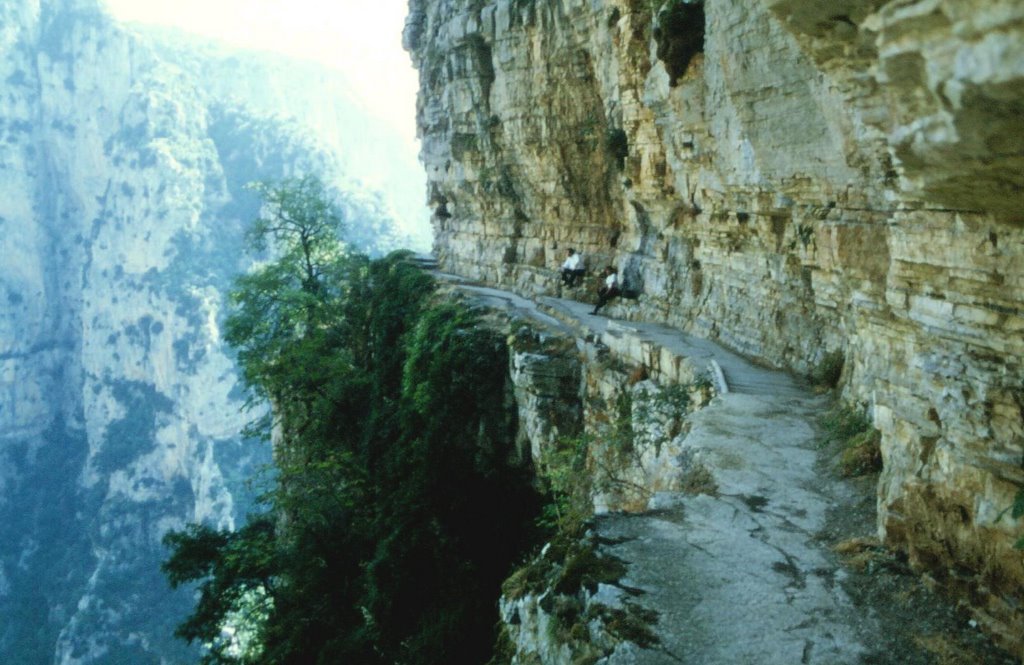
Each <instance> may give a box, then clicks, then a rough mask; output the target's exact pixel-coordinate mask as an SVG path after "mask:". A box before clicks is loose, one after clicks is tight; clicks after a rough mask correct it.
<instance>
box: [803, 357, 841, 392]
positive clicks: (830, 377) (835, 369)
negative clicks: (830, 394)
mask: <svg viewBox="0 0 1024 665" xmlns="http://www.w3.org/2000/svg"><path fill="white" fill-rule="evenodd" d="M845 362H846V359H845V357H844V356H843V352H842V351H839V350H836V351H829V352H828V353H826V354H825V356H824V357H823V358H822V359H821V362H820V363H818V365H817V366H816V367H815V368H814V369H812V370H811V374H810V377H809V378H810V380H811V383H813V384H814V385H816V386H822V387H824V388H835V387H836V386H837V385H839V379H840V377H841V376H842V374H843V365H844V364H845Z"/></svg>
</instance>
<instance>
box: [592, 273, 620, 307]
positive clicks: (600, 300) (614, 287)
mask: <svg viewBox="0 0 1024 665" xmlns="http://www.w3.org/2000/svg"><path fill="white" fill-rule="evenodd" d="M601 276H602V277H604V283H603V284H601V288H599V289H598V290H597V304H596V305H594V311H592V312H591V314H597V310H599V309H601V308H602V307H604V306H605V304H606V303H607V302H608V301H609V300H611V299H612V298H614V297H615V296H617V295H619V276H618V274H617V273H616V272H615V268H613V267H611V266H608V267H607V268H605V269H604V270H602V271H601Z"/></svg>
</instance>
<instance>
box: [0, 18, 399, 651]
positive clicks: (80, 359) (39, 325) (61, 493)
mask: <svg viewBox="0 0 1024 665" xmlns="http://www.w3.org/2000/svg"><path fill="white" fill-rule="evenodd" d="M165 52H166V49H157V48H154V47H151V46H150V45H149V43H148V42H147V41H146V40H145V39H143V38H139V37H136V36H133V35H132V34H131V33H129V32H126V31H125V30H123V29H121V28H120V27H118V26H116V25H115V24H113V23H112V21H111V20H110V19H108V18H107V17H105V16H104V15H103V14H102V13H101V12H100V11H99V9H98V8H97V6H96V4H95V3H93V2H86V1H84V0H83V1H75V2H72V1H70V0H69V1H67V2H57V1H53V2H45V3H40V2H38V1H32V0H6V1H5V2H2V3H0V81H3V82H4V85H3V87H2V88H0V257H2V258H0V654H3V656H4V657H3V660H4V661H5V662H12V663H13V662H21V663H48V662H55V663H142V662H186V661H194V660H195V659H196V655H195V653H193V652H190V651H189V650H188V649H187V648H186V647H185V645H184V644H183V643H181V642H179V641H177V640H176V639H175V638H174V637H173V636H172V632H173V627H174V625H175V624H176V623H178V622H179V621H181V620H182V619H183V618H184V616H185V615H186V614H187V612H188V610H189V609H190V607H191V605H192V597H191V593H190V592H188V591H184V590H183V591H180V592H179V593H177V594H172V593H170V591H169V589H168V588H167V584H166V582H165V580H164V579H163V576H162V575H161V573H160V571H159V563H160V561H161V560H163V559H164V558H165V556H166V553H165V551H164V549H163V546H162V545H161V542H160V541H161V538H162V536H163V535H164V533H166V532H167V530H168V529H171V528H180V527H181V526H182V525H183V524H184V523H185V522H187V521H199V520H201V521H205V522H208V523H211V524H214V525H217V526H229V525H232V524H233V523H235V520H237V519H239V518H240V517H242V516H243V515H244V512H245V511H247V510H249V509H250V508H251V506H252V491H253V490H252V489H247V488H246V486H245V484H244V480H245V478H246V477H247V476H248V475H251V474H252V473H254V471H255V468H256V467H257V466H258V465H259V464H260V463H261V462H262V461H264V460H265V459H266V458H267V451H266V450H265V449H264V448H263V447H262V446H261V445H258V444H257V443H255V442H243V441H242V440H241V439H240V437H239V434H238V433H239V431H240V429H241V427H242V425H243V424H244V423H245V421H246V419H247V417H248V416H247V415H246V414H241V413H240V407H241V405H242V401H243V398H244V395H243V391H242V389H241V386H240V385H239V381H238V377H237V374H236V370H235V366H234V360H233V358H232V357H231V355H230V353H229V352H228V351H227V350H226V349H225V348H224V346H223V344H222V341H221V338H220V326H221V324H222V323H223V318H224V309H225V304H226V290H227V288H228V286H229V284H230V281H231V279H232V277H233V276H234V275H235V274H237V273H239V272H240V271H243V270H244V269H245V268H246V266H247V264H246V263H245V261H246V259H245V253H244V251H243V250H242V243H243V230H244V227H245V225H246V224H247V223H248V222H249V221H250V220H251V219H252V218H254V217H255V215H256V213H257V206H258V202H257V201H256V199H255V198H254V196H253V195H252V194H251V193H250V192H249V191H247V190H245V189H244V185H245V184H246V183H247V182H249V181H250V180H253V179H257V178H266V179H278V178H281V177H284V176H288V175H292V174H297V173H305V172H316V173H323V174H325V176H327V177H333V176H336V175H337V174H338V169H337V166H338V163H337V162H338V160H337V159H335V157H334V156H332V155H331V154H329V153H328V152H326V151H325V150H323V149H322V148H320V147H318V145H317V144H315V143H314V142H313V140H312V139H310V138H309V137H308V134H307V133H305V132H304V131H302V130H301V128H300V127H299V126H298V125H297V124H296V123H295V122H290V123H286V122H284V120H283V119H282V118H283V116H281V117H278V118H275V117H272V116H270V115H269V114H270V112H271V109H269V108H268V109H259V110H253V109H251V108H247V107H245V106H243V105H241V104H240V103H239V102H238V101H237V99H234V98H233V97H232V96H231V95H230V94H229V91H228V90H225V88H230V86H229V85H226V84H224V83H218V85H219V86H220V89H218V87H217V86H215V85H213V84H212V83H210V82H204V81H203V80H202V79H201V78H200V72H199V71H198V70H199V69H201V68H192V69H189V68H188V67H183V66H179V64H178V63H175V62H174V61H173V59H169V58H166V57H163V56H161V53H165ZM252 69H253V70H258V69H259V67H255V68H252ZM281 69H282V71H285V70H286V68H285V67H281ZM209 70H210V71H209V72H208V73H209V74H210V75H215V74H216V72H217V71H219V70H218V68H217V67H210V68H209ZM260 71H261V72H262V74H261V75H263V76H264V77H265V78H266V68H264V69H261V70H260ZM253 76H254V77H255V76H256V74H255V73H253ZM236 82H237V85H238V86H239V87H240V88H244V87H245V86H251V87H255V85H254V84H252V82H251V81H248V80H247V79H246V78H245V77H244V76H241V75H239V76H236ZM214 93H217V94H214ZM238 97H241V95H239V96H238ZM324 103H325V104H343V103H345V100H340V99H326V100H325V101H324ZM286 112H287V109H286V108H280V109H278V110H277V113H278V114H282V113H286ZM338 180H341V178H340V177H339V178H338ZM342 207H343V208H344V210H345V213H346V217H347V218H348V220H349V222H350V225H351V226H352V227H353V228H356V229H360V232H359V233H361V234H362V236H361V237H358V239H359V240H361V241H363V243H364V247H366V245H365V243H367V242H371V241H372V242H373V243H374V244H373V245H372V246H370V247H367V248H368V249H388V248H390V247H392V246H393V245H394V244H395V243H396V242H398V240H397V234H396V232H395V230H394V225H393V223H392V220H391V219H390V217H389V212H388V210H387V206H386V205H384V204H383V203H382V202H381V200H380V197H379V195H377V194H373V193H372V192H370V193H361V192H345V193H342ZM356 235H357V236H359V234H356Z"/></svg>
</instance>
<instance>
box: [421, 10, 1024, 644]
mask: <svg viewBox="0 0 1024 665" xmlns="http://www.w3.org/2000/svg"><path fill="white" fill-rule="evenodd" d="M405 43H406V46H407V48H408V49H409V50H410V52H411V53H412V54H413V58H414V61H415V62H416V64H417V66H418V68H419V71H420V80H421V89H420V98H419V124H420V132H421V135H422V140H423V146H422V159H423V161H424V163H425V166H426V169H427V173H428V179H429V184H428V189H429V198H430V203H431V205H432V207H433V208H434V226H435V231H436V247H435V249H436V252H437V254H438V257H439V259H440V260H441V262H442V265H443V267H444V268H446V269H448V270H451V271H453V272H456V273H459V274H463V275H467V276H470V277H473V278H478V279H481V280H484V281H486V282H490V283H494V284H500V285H504V286H509V287H512V288H515V289H517V290H520V291H522V292H531V293H543V292H551V291H553V290H554V289H555V288H556V286H557V275H556V273H555V269H556V268H557V267H558V265H559V263H560V261H561V259H562V258H563V257H564V254H565V250H566V249H567V248H568V247H570V246H572V247H575V248H577V249H581V250H582V251H583V253H584V255H585V257H586V260H587V265H588V268H589V269H590V271H591V273H593V272H596V270H597V269H599V268H600V267H602V266H604V265H607V264H614V265H615V266H617V267H618V268H619V270H620V273H621V274H622V276H623V278H624V280H625V286H626V288H627V290H630V291H633V292H635V293H636V294H638V297H637V298H636V299H632V300H629V299H626V300H623V301H622V302H620V303H619V304H618V305H616V306H613V308H612V310H611V312H612V313H613V314H616V315H618V316H624V317H642V318H648V319H657V320H663V321H667V322H669V323H672V324H674V325H677V326H680V327H682V328H684V329H687V330H689V331H692V332H695V333H698V334H701V335H704V336H709V337H712V338H716V339H719V340H720V341H722V342H724V343H726V344H728V345H729V346H731V347H733V348H735V349H737V350H739V351H742V352H744V353H747V354H750V355H752V356H756V357H759V358H762V359H764V360H766V361H768V362H770V363H773V364H775V365H778V366H782V367H789V368H792V369H794V370H796V371H798V372H807V371H809V370H811V369H813V368H814V367H815V366H816V365H818V364H819V363H821V362H822V360H823V359H824V357H825V355H826V354H827V353H828V352H830V351H841V352H842V353H843V355H844V356H845V359H846V364H845V369H844V372H843V382H842V385H843V388H844V393H845V396H846V397H847V398H848V399H850V400H851V401H853V402H856V403H858V404H860V405H862V406H864V407H866V408H867V409H868V410H869V411H870V413H871V415H872V417H873V419H874V422H875V424H876V426H877V427H879V428H880V429H881V431H882V434H883V455H884V458H885V471H884V472H883V474H882V476H881V480H880V483H879V504H878V505H879V529H880V531H881V532H882V533H883V534H884V535H885V536H886V538H887V539H888V541H889V542H890V543H892V544H894V545H896V546H899V547H901V548H903V549H905V550H906V551H907V552H908V553H909V554H910V557H911V559H912V561H913V562H915V563H916V564H918V565H919V566H920V567H922V568H923V569H925V570H927V571H928V572H929V573H930V574H931V575H932V576H934V577H935V578H937V579H939V580H940V581H942V582H945V583H948V584H949V585H950V586H953V587H955V588H958V589H960V590H961V591H963V592H965V594H967V595H969V596H970V598H971V599H972V600H973V602H974V604H975V607H976V610H977V612H978V615H979V616H980V617H981V618H982V619H983V620H984V622H985V623H986V625H988V626H989V628H990V629H991V630H993V631H994V632H995V633H996V634H997V635H999V636H1001V638H1002V639H1003V640H1004V642H1005V643H1006V644H1008V645H1010V646H1011V647H1015V648H1020V640H1021V636H1022V635H1024V612H1022V611H1021V607H1020V598H1021V597H1024V593H1022V589H1024V569H1022V567H1021V566H1020V553H1019V552H1016V551H1014V550H1012V547H1011V545H1012V543H1013V540H1014V539H1015V538H1017V537H1019V535H1020V531H1021V528H1020V525H1019V523H1015V522H1014V521H1012V520H1009V519H1007V518H1005V517H1004V518H1003V519H1002V520H998V519H997V517H998V515H999V514H1000V511H1002V510H1003V509H1004V508H1005V507H1007V506H1008V505H1010V503H1011V502H1012V499H1013V495H1014V492H1015V491H1016V488H1017V487H1019V486H1020V485H1021V484H1022V483H1024V469H1022V453H1024V450H1022V448H1024V416H1022V413H1024V367H1022V360H1021V358H1022V357H1024V213H1022V212H1021V210H1022V204H1024V199H1022V197H1021V191H1022V187H1024V163H1022V160H1024V157H1022V144H1021V142H1022V141H1024V133H1022V132H1021V125H1020V118H1021V112H1022V110H1024V6H1022V5H1021V4H1020V3H1019V2H1014V1H1012V0H996V1H986V2H980V1H978V2H971V1H964V2H955V3H954V2H935V1H933V0H917V1H910V2H884V1H881V0H875V1H869V0H863V1H849V2H841V3H834V2H830V3H821V2H810V1H808V0H759V1H755V2H743V3H737V2H728V1H726V0H707V1H705V2H703V3H700V2H678V1H673V0H670V1H669V2H665V3H662V2H648V1H646V0H619V1H615V0H595V1H583V0H568V1H566V2H558V3H548V2H532V1H522V0H489V1H484V2H469V1H468V0H412V2H410V16H409V19H408V22H407V25H406V30H405ZM581 295H582V292H581Z"/></svg>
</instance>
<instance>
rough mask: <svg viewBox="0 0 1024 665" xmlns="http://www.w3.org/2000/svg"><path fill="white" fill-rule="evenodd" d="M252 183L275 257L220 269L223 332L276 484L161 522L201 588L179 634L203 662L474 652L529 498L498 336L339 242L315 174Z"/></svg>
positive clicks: (395, 260) (403, 266)
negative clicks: (228, 276)
mask: <svg viewBox="0 0 1024 665" xmlns="http://www.w3.org/2000/svg"><path fill="white" fill-rule="evenodd" d="M261 192H262V193H263V195H264V198H265V200H266V203H267V205H266V207H265V211H266V212H267V215H266V216H265V217H263V218H261V219H260V220H258V221H257V223H256V225H255V227H254V232H253V234H252V235H251V236H250V237H251V240H252V242H253V246H254V248H255V249H257V250H258V251H261V250H263V249H270V250H274V256H276V258H275V260H273V261H271V262H268V263H266V264H264V265H262V266H261V267H260V268H259V269H258V270H257V271H255V272H253V273H251V274H250V275H246V276H245V277H243V278H240V279H239V280H238V283H237V288H236V290H235V291H234V292H233V294H232V297H233V302H234V304H235V310H234V312H233V314H232V315H231V317H230V318H229V320H228V326H227V329H228V335H227V337H228V340H229V341H230V342H231V343H232V344H233V345H235V347H236V348H237V349H238V352H239V358H240V361H241V365H242V369H243V374H244V376H245V378H246V381H247V382H248V384H249V386H250V389H251V391H252V400H253V402H258V401H259V400H261V399H266V400H269V401H270V403H271V404H272V405H273V419H272V420H271V419H261V420H257V421H256V422H254V424H253V425H252V426H251V427H250V430H249V431H250V433H258V434H260V435H262V436H263V437H269V436H270V434H271V432H272V431H273V433H274V443H275V461H276V465H277V483H276V486H275V487H274V489H273V490H272V491H270V492H269V493H268V495H267V497H266V501H267V503H268V508H269V511H268V513H267V514H266V515H264V516H262V517H259V518H254V519H253V521H251V522H250V524H249V525H247V526H246V527H244V528H242V529H240V530H239V531H237V532H224V531H215V530H211V529H209V528H208V527H200V526H193V527H190V528H189V529H188V530H186V531H184V532H179V533H174V534H171V535H170V536H168V540H167V544H168V545H169V546H170V547H171V549H172V551H173V554H172V556H171V558H170V559H169V560H168V562H167V564H166V566H165V571H166V572H167V574H168V577H169V579H170V580H171V581H172V583H174V584H182V583H185V582H189V581H197V582H199V584H200V586H199V590H200V600H199V603H198V605H197V608H196V611H195V613H194V614H193V615H192V616H191V617H190V618H189V619H188V620H187V621H186V622H185V623H184V624H182V626H181V628H180V630H179V633H178V634H179V635H180V636H182V637H184V638H185V639H188V640H197V641H200V642H203V643H205V644H207V645H209V652H208V655H207V661H206V662H209V663H261V664H262V663H274V664H277V663H282V664H285V663H301V664H303V665H304V664H306V663H336V662H358V663H367V664H373V663H393V662H401V663H409V664H414V663H424V664H426V663H436V662H443V661H445V660H448V661H458V662H483V661H485V660H486V659H487V657H488V654H489V652H490V649H491V647H492V645H493V633H492V627H493V625H494V623H495V621H496V619H497V616H496V612H495V608H494V599H495V598H496V597H497V594H498V588H499V585H500V582H501V580H502V579H503V578H504V577H505V575H507V573H508V569H509V567H510V563H511V562H512V561H513V560H515V559H516V558H518V557H519V556H521V553H522V551H523V548H524V547H525V546H526V545H527V544H528V543H529V542H531V538H532V529H531V526H530V525H531V523H532V520H533V517H534V514H535V513H536V512H537V510H538V509H539V500H538V497H537V496H536V493H535V492H534V490H533V489H532V487H531V485H530V482H529V477H528V475H527V473H526V470H525V469H521V468H518V467H516V466H514V465H511V464H510V463H509V461H508V460H509V458H510V454H509V453H510V451H511V450H512V449H513V444H514V434H515V426H516V420H515V417H514V414H513V413H512V412H511V411H510V410H509V409H508V408H507V405H508V401H507V400H508V397H507V396H508V393H509V387H508V386H507V385H506V381H507V378H506V377H507V372H506V368H507V365H508V358H507V351H506V347H505V344H504V341H503V340H502V339H501V338H500V337H499V336H498V335H497V334H495V333H492V332H488V331H487V330H485V329H483V328H481V327H480V326H478V321H477V317H476V316H475V315H474V314H473V313H472V312H470V311H468V310H467V309H466V308H464V307H462V306H460V305H458V304H456V303H453V302H439V299H435V298H434V297H433V293H434V289H435V285H434V282H433V280H432V279H431V278H430V277H429V276H428V275H426V274H424V273H423V272H422V271H420V270H419V269H417V268H416V267H414V266H413V265H412V264H411V263H409V262H407V261H406V255H405V254H402V253H396V254H393V255H391V256H388V257H386V258H384V259H379V260H370V259H369V258H367V257H365V256H360V255H354V254H349V253H347V252H346V251H344V248H343V247H342V246H341V243H340V242H339V241H338V240H337V223H338V220H339V219H340V218H339V217H337V216H336V215H335V214H334V212H333V209H332V208H331V206H330V205H328V204H326V203H325V202H324V201H323V200H322V199H323V197H324V193H323V189H322V187H321V186H319V185H318V184H317V183H315V182H313V181H311V180H309V179H303V180H300V181H292V182H288V183H285V184H284V185H282V186H280V187H271V186H264V187H263V188H262V189H261ZM225 626H228V627H233V628H235V630H234V631H233V632H230V631H229V634H228V636H227V637H225V635H224V634H223V633H222V629H223V628H224V627H225ZM240 627H242V628H244V629H245V630H244V631H242V632H244V634H245V635H247V636H251V640H250V643H249V644H241V643H240V641H239V639H237V638H238V636H239V635H240V634H242V633H240V632H239V630H238V628H240ZM232 635H233V636H234V637H232Z"/></svg>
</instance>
